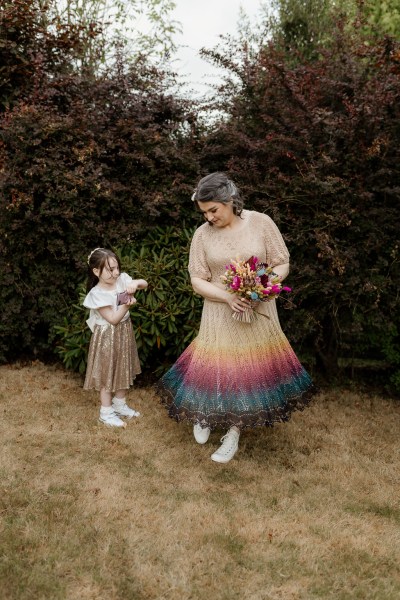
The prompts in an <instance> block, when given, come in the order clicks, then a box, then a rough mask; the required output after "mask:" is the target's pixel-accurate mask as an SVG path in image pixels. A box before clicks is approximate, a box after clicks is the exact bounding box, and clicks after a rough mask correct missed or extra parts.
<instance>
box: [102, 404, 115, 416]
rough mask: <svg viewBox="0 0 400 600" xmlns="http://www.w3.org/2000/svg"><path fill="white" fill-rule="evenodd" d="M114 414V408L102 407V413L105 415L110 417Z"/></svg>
mask: <svg viewBox="0 0 400 600" xmlns="http://www.w3.org/2000/svg"><path fill="white" fill-rule="evenodd" d="M112 412H114V409H113V407H112V406H101V407H100V413H101V414H103V415H108V414H110V413H112Z"/></svg>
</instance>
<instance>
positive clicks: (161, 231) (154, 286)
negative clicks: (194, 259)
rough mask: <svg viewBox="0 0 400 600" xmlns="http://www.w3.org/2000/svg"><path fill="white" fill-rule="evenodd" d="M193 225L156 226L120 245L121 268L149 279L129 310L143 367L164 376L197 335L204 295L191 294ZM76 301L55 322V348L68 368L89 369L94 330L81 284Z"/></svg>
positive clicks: (118, 251) (133, 275) (118, 250)
mask: <svg viewBox="0 0 400 600" xmlns="http://www.w3.org/2000/svg"><path fill="white" fill-rule="evenodd" d="M193 232H194V229H187V228H185V227H183V228H181V227H180V228H177V227H167V228H161V227H157V228H156V229H154V230H153V231H152V232H150V233H149V234H148V235H147V236H146V238H145V239H144V240H142V241H141V242H140V244H137V245H132V244H128V245H126V246H124V247H122V248H119V249H116V252H117V253H118V254H119V256H120V258H121V263H122V269H123V271H126V272H127V273H129V274H130V275H132V277H134V278H143V279H146V281H147V282H148V284H149V287H148V289H147V290H146V291H139V292H138V293H137V294H136V297H137V300H138V302H137V304H136V305H135V306H133V307H132V309H131V311H130V312H131V317H132V321H133V324H134V330H135V334H136V341H137V346H138V351H139V356H140V360H141V363H142V367H143V368H144V369H150V370H151V371H152V372H153V373H154V374H155V375H160V374H161V373H162V372H163V371H164V370H165V369H166V368H167V367H168V366H169V365H170V364H171V363H172V362H173V361H174V360H175V359H176V357H177V356H178V355H179V354H180V353H181V352H182V351H183V350H184V348H185V347H186V346H187V345H188V344H189V343H190V342H191V340H192V339H193V338H194V337H195V335H196V333H197V330H198V325H199V322H200V316H201V308H202V299H201V298H200V297H199V296H196V295H195V294H194V293H193V289H192V286H191V284H190V277H189V273H188V270H187V265H188V253H189V247H190V240H191V238H192V235H193ZM77 295H78V296H79V298H80V301H79V304H74V305H73V306H72V307H71V308H70V309H69V310H68V312H67V313H66V314H65V315H64V316H63V322H62V324H60V325H56V326H55V327H54V333H55V337H56V351H57V353H58V354H59V356H60V357H61V358H62V360H63V363H64V364H65V366H66V367H67V368H69V369H73V370H75V371H79V372H80V373H83V372H84V371H85V368H86V360H87V351H88V345H89V339H90V331H89V329H88V327H87V325H86V322H85V321H86V319H87V318H88V311H87V310H86V309H85V308H84V307H83V306H82V301H83V298H84V291H83V287H82V285H80V286H79V287H78V289H77Z"/></svg>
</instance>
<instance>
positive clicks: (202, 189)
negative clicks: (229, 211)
mask: <svg viewBox="0 0 400 600" xmlns="http://www.w3.org/2000/svg"><path fill="white" fill-rule="evenodd" d="M192 200H193V202H222V203H223V204H227V203H228V202H230V201H231V200H232V204H233V212H234V214H235V215H237V216H238V217H240V215H241V213H242V210H243V200H242V198H241V196H240V191H239V190H238V188H237V186H236V185H235V184H234V183H233V181H232V180H231V179H228V177H227V176H226V175H225V174H224V173H218V172H217V173H211V174H210V175H206V177H203V178H202V179H200V181H199V183H198V184H197V187H196V189H195V191H194V194H193V196H192Z"/></svg>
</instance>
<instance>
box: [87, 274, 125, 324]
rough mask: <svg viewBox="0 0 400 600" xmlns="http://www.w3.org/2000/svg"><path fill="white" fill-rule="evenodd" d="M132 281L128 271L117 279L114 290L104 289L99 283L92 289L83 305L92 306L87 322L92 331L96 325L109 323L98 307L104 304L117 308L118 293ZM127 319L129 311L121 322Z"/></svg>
mask: <svg viewBox="0 0 400 600" xmlns="http://www.w3.org/2000/svg"><path fill="white" fill-rule="evenodd" d="M132 281H133V279H132V277H131V276H130V275H128V273H121V274H120V276H119V277H118V279H117V282H116V286H115V289H114V290H112V291H108V290H103V289H102V288H99V285H98V284H97V285H95V286H94V288H92V289H91V290H90V292H89V293H88V295H87V296H86V298H85V299H84V301H83V306H85V307H86V308H90V316H89V318H88V320H87V321H86V323H87V324H88V326H89V327H90V329H91V330H92V331H94V326H95V325H109V322H108V321H106V319H104V318H103V317H102V316H101V314H100V313H99V311H98V309H99V308H102V307H103V306H111V307H112V308H113V309H114V310H117V294H119V293H120V292H124V291H125V290H126V286H127V285H128V284H129V283H132ZM127 319H129V311H128V312H127V313H126V315H125V316H124V317H123V318H122V319H121V322H122V321H126V320H127Z"/></svg>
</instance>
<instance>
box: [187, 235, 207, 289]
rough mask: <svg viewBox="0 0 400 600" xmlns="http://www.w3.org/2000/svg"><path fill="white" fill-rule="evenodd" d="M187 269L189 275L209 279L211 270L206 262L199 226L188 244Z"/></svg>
mask: <svg viewBox="0 0 400 600" xmlns="http://www.w3.org/2000/svg"><path fill="white" fill-rule="evenodd" d="M188 270H189V273H190V277H199V278H200V279H205V280H207V281H209V280H210V279H211V271H210V268H209V266H208V264H207V257H206V250H205V245H204V238H203V235H202V230H201V227H199V229H196V231H195V232H194V235H193V238H192V243H191V244H190V252H189V267H188Z"/></svg>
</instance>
